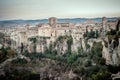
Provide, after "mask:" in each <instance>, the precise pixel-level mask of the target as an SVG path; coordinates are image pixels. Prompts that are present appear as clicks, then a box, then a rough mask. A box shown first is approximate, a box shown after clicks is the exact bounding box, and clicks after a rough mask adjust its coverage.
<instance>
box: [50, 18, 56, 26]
mask: <svg viewBox="0 0 120 80" xmlns="http://www.w3.org/2000/svg"><path fill="white" fill-rule="evenodd" d="M56 23H57V18H56V17H50V18H49V24H50V26H51V27H55V26H56Z"/></svg>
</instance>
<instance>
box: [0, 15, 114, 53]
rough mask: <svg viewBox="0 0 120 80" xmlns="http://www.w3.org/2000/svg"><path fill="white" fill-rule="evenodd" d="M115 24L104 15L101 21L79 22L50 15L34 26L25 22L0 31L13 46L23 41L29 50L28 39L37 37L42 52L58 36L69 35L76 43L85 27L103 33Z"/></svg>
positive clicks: (81, 37) (38, 48)
mask: <svg viewBox="0 0 120 80" xmlns="http://www.w3.org/2000/svg"><path fill="white" fill-rule="evenodd" d="M115 25H116V21H107V19H106V18H105V17H103V18H102V21H101V22H95V21H93V20H87V21H86V22H84V23H81V24H73V23H58V22H57V18H55V17H50V18H49V23H40V24H38V25H36V26H35V27H30V25H29V24H27V25H25V27H17V28H6V29H2V28H1V29H0V32H3V33H5V34H7V35H8V36H9V38H10V39H12V40H13V41H15V43H14V44H13V46H12V47H13V48H17V47H19V46H20V45H21V43H23V44H24V45H25V46H26V45H27V46H28V47H29V51H30V50H31V44H32V42H30V41H29V39H30V38H37V39H38V41H37V44H36V46H37V47H36V49H37V52H43V51H44V47H45V46H47V47H48V46H49V44H50V43H53V42H54V41H55V40H56V39H57V38H58V37H59V36H65V35H68V36H70V35H71V36H72V38H73V44H77V43H78V42H79V40H80V39H83V35H84V33H86V28H87V30H88V31H91V30H93V31H96V30H97V31H99V33H100V31H101V30H102V31H103V34H105V32H106V31H109V30H110V29H115ZM44 38H46V40H44ZM44 43H46V44H44ZM76 47H77V46H76ZM74 48H75V46H74Z"/></svg>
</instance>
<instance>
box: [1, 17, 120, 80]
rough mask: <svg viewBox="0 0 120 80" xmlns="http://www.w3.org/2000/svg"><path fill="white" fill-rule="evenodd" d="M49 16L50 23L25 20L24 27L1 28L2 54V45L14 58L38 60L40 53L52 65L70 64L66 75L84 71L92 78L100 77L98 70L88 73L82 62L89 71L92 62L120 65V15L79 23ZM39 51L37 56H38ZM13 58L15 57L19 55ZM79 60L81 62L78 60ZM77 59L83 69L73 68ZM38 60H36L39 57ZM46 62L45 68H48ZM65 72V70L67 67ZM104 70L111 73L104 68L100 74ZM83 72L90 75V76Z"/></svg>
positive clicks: (93, 64)
mask: <svg viewBox="0 0 120 80" xmlns="http://www.w3.org/2000/svg"><path fill="white" fill-rule="evenodd" d="M48 20H49V22H48V23H39V24H37V25H35V26H34V27H31V25H30V24H26V25H25V26H24V27H23V26H21V27H8V28H0V36H1V39H0V41H1V42H0V49H1V52H0V54H1V55H2V49H7V50H9V49H10V50H11V52H10V50H9V51H8V52H7V53H8V54H9V53H11V54H9V55H10V56H11V55H12V58H14V57H17V56H21V57H22V58H25V60H26V61H28V62H29V61H31V60H32V59H33V60H34V58H35V60H36V59H37V58H38V57H40V58H41V60H42V61H43V62H46V61H47V62H48V64H49V65H52V64H53V65H56V66H57V63H59V62H56V63H55V62H54V61H52V60H57V61H60V62H63V63H61V65H64V66H67V64H68V66H70V67H67V69H66V70H68V71H66V73H64V75H65V77H66V76H67V77H69V78H70V79H71V76H72V78H73V77H76V76H78V75H76V74H79V76H80V75H81V76H80V77H79V78H81V80H89V78H90V77H92V79H94V80H98V79H96V77H94V76H95V75H92V74H95V73H89V75H86V74H84V73H83V75H82V71H81V68H84V67H83V66H85V68H84V70H86V71H87V70H89V68H90V66H99V69H100V66H101V65H112V66H119V65H120V62H119V60H120V19H119V18H118V19H116V20H114V21H113V20H111V21H108V20H107V19H106V17H103V18H102V20H101V22H96V21H93V20H90V19H89V20H87V21H85V22H83V23H80V24H75V23H59V22H57V18H56V17H50V18H49V19H48ZM12 51H13V52H12ZM36 54H37V55H38V56H37V57H35V55H36ZM30 55H34V57H33V58H31V57H30ZM41 56H42V57H43V58H44V59H43V58H42V57H41ZM2 57H3V56H2ZM7 58H8V57H7ZM10 58H11V57H10ZM79 58H80V60H79ZM14 59H15V60H16V59H17V58H14ZM49 59H51V60H49ZM1 60H2V58H1ZM2 61H5V60H2ZM11 61H12V60H11ZM77 61H78V62H79V63H77ZM84 61H85V62H84ZM64 62H65V63H64ZM75 62H76V63H77V64H79V68H80V72H74V71H73V67H75V68H76V69H78V65H77V64H76V63H75ZM35 63H37V61H36V62H35ZM38 63H39V61H38ZM66 63H67V64H66ZM84 63H85V64H84ZM45 64H46V63H45ZM45 64H44V65H45ZM80 64H81V65H82V66H81V65H80ZM29 65H30V64H29ZM47 66H48V65H47ZM47 66H46V69H48V70H49V68H47ZM50 67H51V66H50ZM58 67H61V66H58ZM64 68H65V67H64ZM50 69H51V68H50ZM100 70H101V69H100ZM35 71H37V70H35ZM40 71H41V70H40ZM78 71H79V70H78ZM103 71H104V70H103ZM48 72H50V71H48ZM62 72H64V70H63V71H62ZM62 72H60V76H62V77H63V75H61V73H62ZM98 72H99V71H98ZM38 73H39V70H38ZM96 73H97V72H96ZM103 73H104V74H106V75H108V74H109V73H107V71H106V72H101V74H103ZM48 74H49V73H48ZM62 74H63V73H62ZM67 74H69V75H67ZM111 74H112V73H110V75H111ZM58 75H59V74H58ZM91 75H92V76H91ZM98 75H99V73H98V74H97V75H96V76H97V77H98ZM84 76H87V79H86V78H85V77H84ZM88 76H89V77H88ZM92 79H90V80H92ZM106 79H107V78H106ZM40 80H66V79H63V78H58V77H57V79H40ZM73 80H80V79H73ZM107 80H111V79H107Z"/></svg>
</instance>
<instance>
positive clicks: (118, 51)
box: [102, 39, 120, 66]
mask: <svg viewBox="0 0 120 80" xmlns="http://www.w3.org/2000/svg"><path fill="white" fill-rule="evenodd" d="M119 41H120V39H119ZM102 44H103V51H102V55H103V57H104V58H105V59H106V64H108V65H117V66H118V65H120V61H119V60H120V45H119V46H117V47H115V48H114V41H113V40H112V42H111V43H110V44H108V47H105V44H104V42H103V43H102Z"/></svg>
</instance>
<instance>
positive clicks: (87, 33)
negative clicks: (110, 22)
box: [83, 29, 99, 39]
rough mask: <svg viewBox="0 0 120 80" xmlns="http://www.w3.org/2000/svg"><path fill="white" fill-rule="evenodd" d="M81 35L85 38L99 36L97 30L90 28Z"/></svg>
mask: <svg viewBox="0 0 120 80" xmlns="http://www.w3.org/2000/svg"><path fill="white" fill-rule="evenodd" d="M83 36H84V38H86V39H90V38H98V37H99V32H98V30H96V31H93V30H92V29H91V31H90V32H88V30H86V33H84V35H83Z"/></svg>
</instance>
